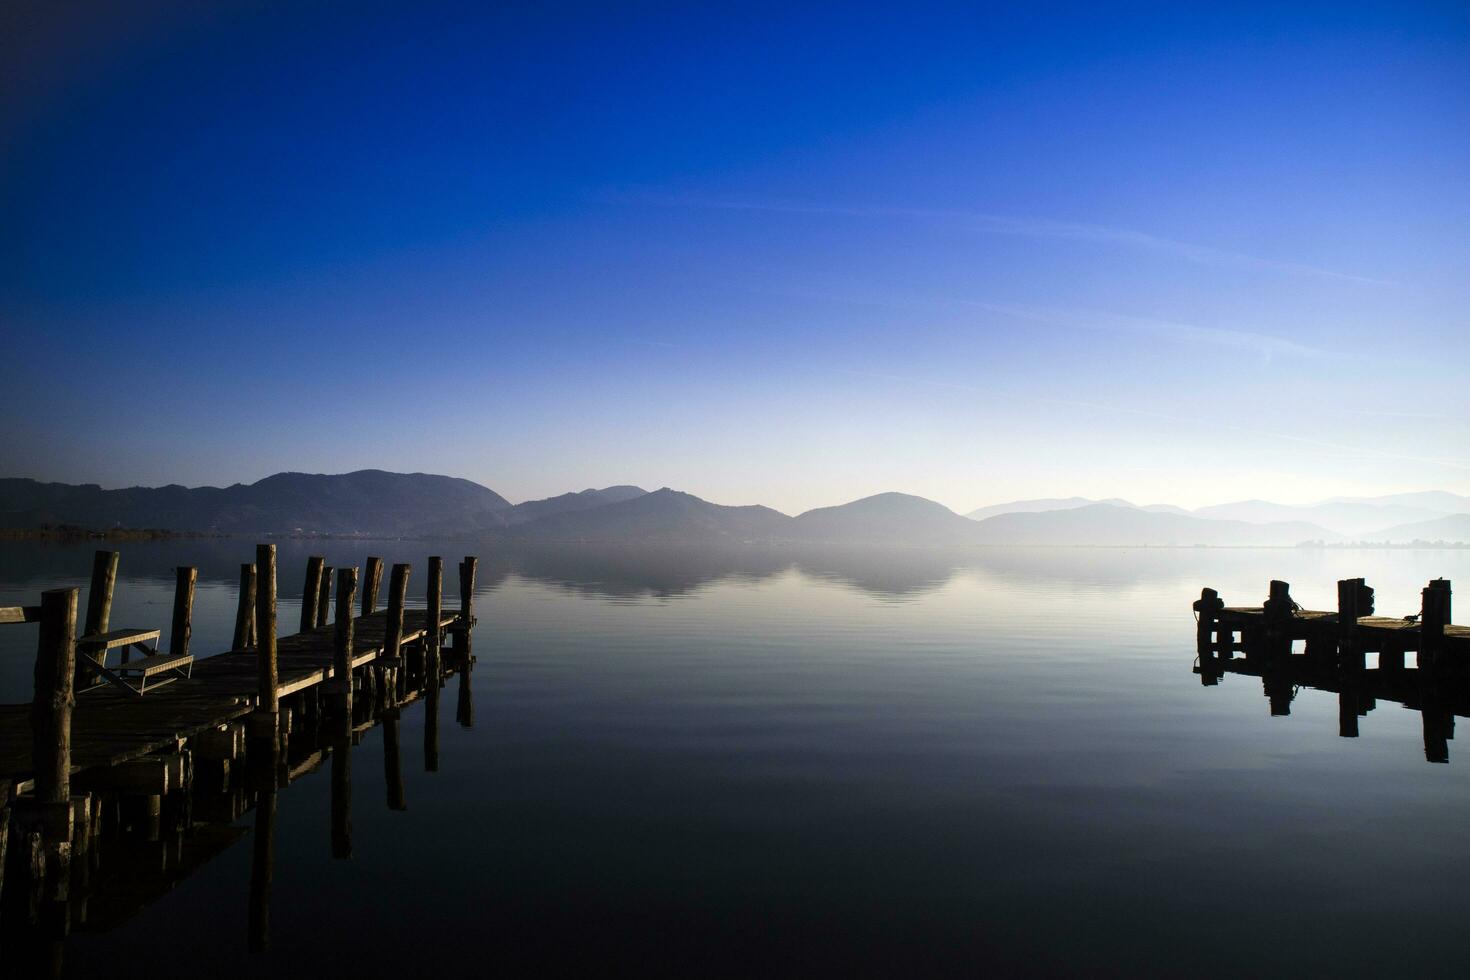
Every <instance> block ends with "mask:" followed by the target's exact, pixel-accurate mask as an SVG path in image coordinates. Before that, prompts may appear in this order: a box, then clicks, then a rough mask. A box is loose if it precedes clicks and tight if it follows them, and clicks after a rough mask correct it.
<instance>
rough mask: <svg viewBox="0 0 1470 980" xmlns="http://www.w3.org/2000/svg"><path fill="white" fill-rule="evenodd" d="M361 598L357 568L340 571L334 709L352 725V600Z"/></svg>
mask: <svg viewBox="0 0 1470 980" xmlns="http://www.w3.org/2000/svg"><path fill="white" fill-rule="evenodd" d="M356 597H357V569H355V568H343V569H339V570H338V572H337V630H336V634H335V636H334V643H333V647H332V683H333V688H332V708H333V711H334V712H335V713H336V715H337V717H338V718H339V719H345V724H346V726H347V728H348V729H351V727H352V635H353V619H352V603H353V600H354V599H356Z"/></svg>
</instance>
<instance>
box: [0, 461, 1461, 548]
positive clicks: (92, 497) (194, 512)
mask: <svg viewBox="0 0 1470 980" xmlns="http://www.w3.org/2000/svg"><path fill="white" fill-rule="evenodd" d="M55 525H74V526H81V527H86V528H90V529H97V530H104V529H112V528H162V529H170V530H179V531H202V532H216V533H224V534H252V533H256V534H266V533H302V534H336V535H352V534H356V535H370V536H390V537H421V536H427V537H448V536H459V535H467V534H470V535H484V536H487V537H492V538H496V539H499V540H503V541H506V542H526V543H537V542H539V543H556V542H559V543H580V542H600V543H613V544H616V543H627V542H658V543H683V542H687V543H697V544H710V543H750V542H803V543H820V544H842V545H846V544H865V545H866V544H882V545H924V546H932V545H1074V544H1077V545H1150V546H1188V545H1211V546H1228V545H1240V546H1247V545H1251V546H1256V545H1296V544H1301V543H1303V542H1324V543H1337V542H1347V541H1357V540H1362V541H1370V542H1375V543H1394V544H1405V543H1411V542H1415V541H1429V542H1433V541H1449V542H1465V541H1470V497H1462V496H1459V495H1456V494H1451V493H1447V492H1444V491H1428V492H1424V493H1416V494H1397V495H1393V496H1390V497H1381V498H1334V499H1332V500H1326V501H1323V502H1321V503H1319V504H1315V505H1311V506H1308V507H1291V506H1286V505H1281V504H1274V503H1271V502H1268V501H1240V502H1237V503H1233V504H1222V505H1217V506H1212V507H1202V508H1199V509H1197V510H1194V511H1187V510H1185V509H1183V508H1179V507H1174V506H1171V505H1168V504H1152V505H1148V506H1145V507H1138V506H1135V505H1133V504H1131V503H1129V502H1128V501H1126V500H1121V499H1110V500H1104V501H1094V500H1089V499H1087V498H1082V497H1068V498H1049V499H1044V500H1023V501H1015V502H1013V503H1010V504H996V505H991V506H989V507H984V508H981V509H980V510H977V511H973V512H971V513H970V514H969V515H968V516H961V515H960V514H957V513H955V512H954V511H951V510H950V509H949V508H947V507H945V506H943V505H942V504H939V503H936V502H934V501H932V500H926V499H924V498H922V497H916V496H912V495H910V494H902V493H882V494H876V495H874V496H871V497H865V498H863V499H861V500H855V501H852V502H850V503H846V504H841V505H839V506H834V507H820V508H817V509H815V510H809V511H806V512H805V513H802V514H799V515H797V516H795V517H791V516H787V515H786V514H782V513H780V512H779V511H776V510H772V509H771V508H769V507H763V506H759V505H751V506H740V507H732V506H726V505H722V504H715V503H711V502H709V501H706V500H702V499H700V498H699V497H696V496H694V495H692V494H689V493H683V492H680V491H677V490H674V489H671V488H669V487H664V488H662V489H659V490H655V491H653V492H652V493H649V492H647V491H645V490H643V489H642V488H640V487H636V486H627V485H621V486H612V487H605V488H602V489H587V490H582V491H580V492H576V493H566V494H561V495H559V496H555V497H548V498H546V499H543V500H530V501H525V502H522V503H518V504H512V503H510V501H508V500H506V499H505V498H504V497H502V496H501V495H500V494H498V493H496V492H494V491H493V490H490V489H489V488H487V487H484V486H481V485H480V484H477V483H474V482H471V481H469V480H463V479H457V478H453V477H447V476H438V475H434V474H428V473H389V472H385V471H383V470H359V471H357V472H354V473H344V474H336V475H326V474H307V473H278V474H276V475H275V476H271V477H267V478H265V479H263V480H260V481H258V482H256V483H251V484H235V485H233V486H229V487H223V488H220V487H196V488H192V489H191V488H186V487H182V486H177V485H173V486H166V487H157V488H147V487H131V488H127V489H120V490H104V489H102V488H101V487H100V486H98V485H96V484H84V485H70V484H61V483H41V482H38V481H35V480H28V479H22V478H14V477H12V478H0V527H3V528H35V527H41V526H55Z"/></svg>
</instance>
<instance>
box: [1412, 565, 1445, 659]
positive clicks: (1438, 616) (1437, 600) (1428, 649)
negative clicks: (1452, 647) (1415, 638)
mask: <svg viewBox="0 0 1470 980" xmlns="http://www.w3.org/2000/svg"><path fill="white" fill-rule="evenodd" d="M1421 596H1422V604H1421V605H1420V607H1419V665H1420V666H1421V667H1423V666H1430V667H1433V666H1437V665H1438V664H1439V654H1440V650H1441V649H1442V648H1443V646H1444V628H1445V627H1446V626H1448V625H1449V622H1450V580H1449V579H1446V578H1437V579H1434V580H1432V581H1431V582H1430V583H1429V584H1428V585H1427V586H1425V587H1424V591H1423V592H1422V593H1421Z"/></svg>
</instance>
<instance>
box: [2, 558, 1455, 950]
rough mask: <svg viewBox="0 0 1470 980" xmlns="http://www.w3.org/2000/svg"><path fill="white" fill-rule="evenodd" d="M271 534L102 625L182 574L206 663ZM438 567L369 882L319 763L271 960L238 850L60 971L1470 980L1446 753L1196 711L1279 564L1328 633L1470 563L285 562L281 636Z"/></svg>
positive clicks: (223, 638)
mask: <svg viewBox="0 0 1470 980" xmlns="http://www.w3.org/2000/svg"><path fill="white" fill-rule="evenodd" d="M252 544H253V542H250V541H246V540H233V539H224V540H216V541H181V542H166V543H159V544H132V543H125V544H122V545H120V546H119V548H120V550H121V551H122V568H121V578H120V581H119V584H118V588H117V599H116V602H115V605H114V611H113V617H112V621H113V623H114V624H116V625H164V626H166V624H167V620H168V616H169V609H170V605H171V601H172V588H173V585H172V566H174V565H176V564H194V565H198V566H199V567H200V569H201V581H200V584H199V591H198V598H197V604H196V612H195V622H196V627H195V634H194V646H195V649H196V651H197V652H199V653H203V652H206V651H213V650H222V649H224V648H225V647H226V646H227V645H228V641H229V638H230V633H231V627H232V624H233V618H234V606H235V581H236V576H237V572H238V567H239V563H240V562H241V561H249V560H250V559H251V558H252V556H253V548H252ZM431 548H432V550H433V551H434V552H435V553H440V554H443V555H445V556H446V566H447V574H448V575H449V576H450V581H449V582H447V583H446V593H448V594H451V595H452V594H456V593H455V586H454V583H453V578H452V577H453V574H454V573H453V569H454V567H455V564H456V562H457V559H458V557H459V556H461V555H463V554H479V555H480V556H481V561H482V565H481V576H480V588H479V591H478V594H477V598H476V611H477V613H478V614H479V618H480V626H479V628H478V629H477V630H476V633H475V652H476V655H477V656H478V660H479V663H478V666H477V667H476V669H475V671H474V674H473V695H474V724H473V727H471V728H464V727H460V726H458V725H455V724H454V723H453V716H454V704H453V700H454V699H453V698H452V697H447V698H446V699H445V702H446V703H445V706H444V707H441V709H440V710H441V712H442V713H443V714H444V717H443V718H442V720H441V724H440V726H439V727H440V759H439V771H437V772H425V771H424V767H423V766H422V760H423V756H422V752H421V749H420V742H421V740H422V737H423V731H424V707H423V706H422V705H416V706H414V707H413V708H411V709H409V710H407V711H406V712H405V714H404V719H403V728H402V735H401V738H402V744H403V746H404V760H405V764H404V768H405V776H406V782H407V800H408V808H407V810H406V811H402V812H395V811H390V810H389V809H388V808H387V807H386V806H385V803H384V800H385V796H384V785H383V784H384V769H383V756H382V752H383V744H382V730H381V729H380V728H379V729H374V730H372V731H371V732H369V733H368V735H367V736H366V738H365V740H364V741H363V743H362V744H361V745H360V746H358V747H356V748H355V749H354V750H353V752H352V756H351V766H352V785H353V797H352V803H353V809H352V835H353V839H352V843H353V847H352V857H351V859H350V860H345V861H344V860H333V859H332V856H331V840H330V833H329V829H330V796H331V793H330V779H329V778H328V776H327V774H326V772H325V771H323V772H321V773H318V774H316V775H314V776H310V777H307V778H304V779H301V780H299V781H297V782H295V783H292V784H291V785H290V786H289V787H288V788H286V789H284V790H282V791H281V793H280V797H279V816H278V822H277V827H276V854H275V864H274V886H273V890H272V904H271V928H270V947H269V949H268V950H267V951H266V952H264V953H251V952H249V951H248V950H247V943H246V938H247V928H246V910H247V900H248V894H249V879H250V866H251V846H250V842H249V835H248V833H247V834H245V835H244V836H242V837H241V839H240V840H239V841H238V842H236V843H235V844H233V845H231V846H230V847H228V848H226V849H225V850H224V851H223V853H222V854H220V855H219V856H218V857H217V858H215V859H214V860H212V861H210V862H208V863H206V864H204V865H203V866H202V867H200V868H198V869H197V870H196V871H194V872H193V873H192V874H191V875H190V876H189V877H188V878H186V879H185V880H184V881H183V882H181V883H180V884H179V885H178V886H177V887H176V888H174V889H173V890H172V891H171V892H169V893H167V894H165V895H163V896H162V897H160V898H159V899H158V900H157V901H155V902H153V903H152V904H151V905H149V906H148V907H146V908H144V909H143V910H141V911H140V912H138V913H137V914H136V915H135V916H133V917H132V918H131V919H130V920H129V921H128V922H127V923H126V924H125V925H123V926H121V927H118V928H112V929H110V930H108V931H103V932H95V931H89V930H88V929H87V928H86V927H81V928H79V929H78V930H77V931H76V932H74V934H73V935H72V937H71V938H70V939H69V940H68V942H67V945H66V950H65V956H66V960H65V963H66V969H67V971H68V973H70V974H72V975H76V976H84V975H119V974H132V973H142V972H148V973H150V974H151V975H153V976H184V975H198V974H199V973H200V971H201V969H203V970H205V971H206V972H207V973H209V974H212V975H223V976H230V975H236V974H240V975H251V976H254V975H262V976H263V975H275V976H289V975H303V976H336V975H354V976H370V975H382V974H387V973H397V974H405V973H410V972H414V973H423V974H426V975H427V973H428V971H434V970H446V969H450V970H460V971H469V972H472V973H475V974H481V973H501V974H505V975H510V976H514V975H526V974H532V973H537V974H562V975H587V974H591V973H604V972H608V971H611V970H614V969H617V970H628V969H633V970H637V971H639V972H642V973H649V974H680V975H696V976H707V975H750V974H762V975H773V974H774V975H803V974H805V975H810V974H816V973H827V972H836V971H843V972H846V973H849V974H854V975H923V974H937V973H949V974H966V973H975V972H978V971H981V970H985V971H989V972H999V973H1004V974H1022V973H1024V974H1030V975H1048V974H1077V973H1087V974H1113V975H1122V974H1137V973H1141V972H1146V973H1154V974H1170V975H1175V976H1201V975H1213V976H1229V975H1239V974H1242V973H1250V974H1257V975H1260V974H1278V975H1279V974H1285V973H1289V972H1299V971H1305V972H1310V973H1313V974H1317V973H1327V972H1331V973H1334V974H1337V975H1355V976H1369V975H1380V974H1385V973H1395V974H1402V973H1409V972H1416V973H1421V974H1431V975H1452V974H1453V975H1461V974H1462V973H1463V970H1464V967H1463V965H1462V964H1461V963H1460V962H1459V957H1460V956H1462V955H1463V950H1462V946H1463V943H1462V935H1463V933H1462V928H1463V923H1462V920H1463V914H1462V911H1461V896H1462V893H1463V885H1464V883H1465V882H1466V881H1467V878H1470V843H1467V837H1466V834H1465V831H1464V825H1465V815H1466V814H1467V813H1470V754H1467V755H1466V756H1465V757H1464V758H1459V757H1458V754H1457V749H1456V745H1455V743H1453V742H1452V743H1451V762H1450V764H1449V765H1447V766H1445V765H1431V764H1428V763H1426V762H1425V757H1424V745H1423V740H1422V732H1421V722H1420V716H1419V715H1418V714H1417V713H1415V712H1411V711H1408V710H1405V709H1403V708H1400V707H1398V706H1395V705H1389V704H1380V705H1379V706H1378V707H1377V708H1376V710H1374V711H1373V712H1371V713H1370V714H1369V715H1368V716H1367V717H1366V718H1364V719H1363V721H1362V737H1360V738H1357V739H1343V738H1339V737H1338V735H1337V730H1338V729H1337V702H1336V698H1335V697H1334V696H1333V695H1330V694H1326V693H1322V692H1318V691H1312V690H1302V691H1301V692H1300V693H1299V695H1298V696H1297V698H1296V701H1295V703H1294V705H1293V707H1292V711H1291V715H1290V716H1289V717H1284V718H1272V717H1269V711H1268V704H1267V702H1266V700H1265V698H1264V697H1263V696H1262V692H1261V685H1260V682H1259V681H1258V680H1255V679H1251V678H1246V677H1231V676H1227V677H1226V678H1225V679H1224V681H1223V683H1222V684H1221V685H1220V686H1219V687H1214V688H1204V687H1202V686H1201V684H1200V680H1199V678H1198V677H1197V676H1195V675H1194V674H1192V673H1191V669H1190V668H1191V663H1192V660H1193V656H1194V654H1193V647H1194V625H1193V620H1192V616H1191V613H1190V611H1189V603H1190V602H1191V601H1192V600H1193V599H1194V598H1195V597H1197V596H1198V594H1199V589H1200V587H1201V586H1203V585H1210V586H1213V587H1215V588H1217V589H1219V590H1220V591H1221V594H1222V595H1223V596H1224V597H1225V599H1226V600H1227V602H1231V603H1236V604H1247V603H1257V602H1259V600H1260V599H1261V598H1262V597H1263V596H1264V593H1265V586H1266V582H1267V580H1268V579H1270V578H1273V577H1276V578H1285V579H1287V580H1289V581H1290V582H1291V583H1292V585H1293V593H1294V595H1295V596H1296V598H1297V599H1298V600H1299V601H1301V602H1302V603H1303V604H1304V605H1307V606H1309V607H1315V608H1333V607H1334V606H1335V582H1336V580H1337V579H1338V578H1344V577H1351V576H1359V575H1361V576H1366V577H1367V579H1368V580H1369V582H1370V584H1372V585H1374V586H1376V587H1377V589H1378V608H1379V611H1380V612H1382V613H1385V614H1391V615H1399V614H1403V613H1409V612H1417V610H1418V595H1419V589H1420V588H1422V587H1423V585H1424V584H1425V583H1426V582H1427V581H1428V580H1429V579H1431V578H1434V577H1446V578H1450V579H1458V580H1462V581H1463V580H1467V579H1470V553H1466V552H1463V551H1459V552H1457V551H1302V550H1219V549H1196V550H1117V549H1087V550H1083V549H1078V550H1064V549H1028V550H1019V549H1018V550H1014V551H1010V550H988V551H972V552H969V553H965V554H959V555H944V554H934V553H916V552H898V553H876V552H869V553H832V552H828V553H817V554H801V555H792V554H772V553H768V552H761V551H739V552H735V553H728V554H710V553H707V552H695V551H683V552H680V551H666V550H660V551H651V550H650V551H644V550H639V549H625V550H621V551H616V552H608V551H595V550H582V551H578V550H566V551H559V552H550V553H546V552H543V553H537V554H522V555H499V554H496V553H495V552H494V550H493V549H492V548H490V547H489V546H487V545H483V544H476V543H473V542H464V543H454V544H443V543H435V544H432V545H430V544H425V543H421V542H372V543H360V542H342V541H334V542H325V543H321V542H319V543H315V544H310V543H297V542H291V543H286V544H283V545H282V547H281V555H280V569H281V571H280V579H281V588H282V600H281V612H280V620H281V622H282V624H283V625H286V624H291V623H294V622H295V620H296V618H297V612H296V609H297V607H298V605H297V604H298V603H299V590H300V579H301V574H302V569H303V567H304V565H305V557H306V555H307V554H308V553H311V552H313V551H321V552H324V553H326V554H327V556H328V562H329V563H330V564H334V565H343V564H361V563H362V561H363V558H364V556H365V555H366V554H368V553H369V552H371V553H373V554H381V555H383V556H384V557H385V558H387V560H388V561H390V562H392V561H395V560H396V561H412V562H414V563H415V572H416V573H417V574H419V575H420V576H421V575H422V569H423V567H424V556H425V555H426V554H427V553H428V552H429V550H430V549H431ZM91 550H92V549H91V547H90V546H80V547H72V546H40V545H37V544H33V543H7V544H3V545H0V605H10V604H20V603H34V602H36V601H37V600H36V598H35V596H36V593H37V592H38V591H39V590H41V589H44V588H51V587H55V586H59V585H79V586H81V587H82V588H83V591H84V592H85V589H86V576H87V574H88V571H89V569H90V561H91V558H90V555H91ZM414 584H415V585H417V586H418V588H419V590H421V589H422V578H420V579H419V581H417V582H416V583H414ZM293 590H294V591H293ZM85 601H86V597H85V595H83V597H82V602H83V606H84V607H85ZM1460 618H1461V619H1463V618H1464V617H1463V616H1462V617H1460ZM33 630H34V628H33V627H7V628H5V629H3V630H0V701H24V700H28V699H29V694H30V670H31V663H32V658H33V656H34V642H35V640H34V632H33ZM1411 662H1412V659H1411ZM451 683H453V682H451ZM240 826H241V827H243V828H247V829H248V828H249V827H251V826H252V817H251V815H250V814H247V815H246V816H244V817H243V818H242V819H241V821H240ZM163 936H166V937H168V939H169V942H163V943H161V942H159V938H160V937H163Z"/></svg>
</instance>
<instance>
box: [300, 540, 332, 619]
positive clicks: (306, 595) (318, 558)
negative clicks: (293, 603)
mask: <svg viewBox="0 0 1470 980" xmlns="http://www.w3.org/2000/svg"><path fill="white" fill-rule="evenodd" d="M326 563H327V559H326V558H325V557H323V556H322V555H312V556H311V557H310V558H308V559H306V581H305V582H304V583H303V584H302V586H301V632H303V633H305V632H306V631H307V630H310V629H312V628H314V627H315V626H316V607H317V602H318V601H319V596H320V595H321V591H322V569H323V568H324V567H325V566H326Z"/></svg>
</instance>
